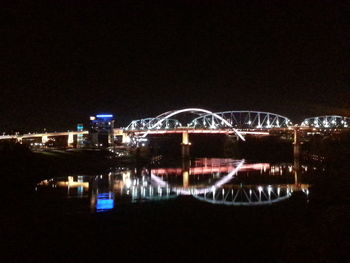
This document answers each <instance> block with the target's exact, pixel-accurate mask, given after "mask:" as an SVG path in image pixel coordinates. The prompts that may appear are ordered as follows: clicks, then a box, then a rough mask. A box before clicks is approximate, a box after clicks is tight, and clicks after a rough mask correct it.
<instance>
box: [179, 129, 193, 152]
mask: <svg viewBox="0 0 350 263" xmlns="http://www.w3.org/2000/svg"><path fill="white" fill-rule="evenodd" d="M190 145H191V143H190V142H189V140H188V131H184V132H183V133H182V143H181V157H182V158H183V159H188V158H190Z"/></svg>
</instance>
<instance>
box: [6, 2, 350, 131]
mask: <svg viewBox="0 0 350 263" xmlns="http://www.w3.org/2000/svg"><path fill="white" fill-rule="evenodd" d="M30 2H31V1H9V4H7V5H3V7H2V13H3V15H1V17H2V18H1V20H2V21H1V54H0V55H1V83H0V85H1V86H0V132H2V131H8V130H10V129H22V130H24V131H35V130H40V129H43V128H47V129H49V130H66V129H68V128H72V127H74V126H75V124H76V123H78V122H82V121H84V122H86V121H87V120H88V116H89V115H90V114H94V113H102V112H110V113H114V114H115V115H116V116H117V124H118V125H126V124H127V123H128V122H129V121H131V120H132V119H136V118H140V117H149V116H154V115H157V114H159V113H162V112H164V111H168V110H172V109H178V108H183V107H188V106H191V107H203V108H206V109H209V110H213V111H222V110H246V109H248V110H262V111H271V112H276V113H279V114H282V115H285V116H287V117H290V118H291V119H292V120H293V121H294V122H298V121H300V120H302V119H303V118H304V117H308V116H311V115H321V114H343V115H350V88H349V82H348V80H349V79H348V76H349V47H350V45H349V34H350V32H349V24H348V23H346V15H345V11H346V10H347V5H346V1H339V2H337V1H321V0H317V1H280V0H276V1H262V0H258V1H251V0H250V1H242V0H240V1H234V0H230V1H220V0H213V1H206V0H200V1H199V0H198V1H192V0H184V1H164V0H161V1H116V0H114V1H87V0H84V1H78V0H74V1H71V0H69V1H32V3H30ZM170 3H171V4H170Z"/></svg>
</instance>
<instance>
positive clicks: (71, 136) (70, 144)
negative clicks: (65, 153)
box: [67, 132, 74, 147]
mask: <svg viewBox="0 0 350 263" xmlns="http://www.w3.org/2000/svg"><path fill="white" fill-rule="evenodd" d="M73 143H74V134H73V133H71V132H70V133H68V140H67V146H68V147H73Z"/></svg>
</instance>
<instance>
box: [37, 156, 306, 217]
mask: <svg viewBox="0 0 350 263" xmlns="http://www.w3.org/2000/svg"><path fill="white" fill-rule="evenodd" d="M192 164H193V163H192ZM201 165H202V166H201ZM303 168H304V167H303ZM304 170H307V169H304ZM237 173H238V176H236V175H237ZM292 174H294V170H293V166H292V165H290V164H278V165H270V164H268V163H255V164H249V163H248V164H247V163H244V161H243V160H222V161H221V162H220V159H215V161H210V159H206V160H205V161H201V162H195V166H192V167H191V165H182V168H178V167H176V166H175V167H173V168H153V169H151V170H149V169H146V168H143V169H142V170H141V171H140V170H136V169H132V170H130V169H129V170H126V169H116V170H114V171H112V172H109V173H108V174H106V175H100V174H99V175H98V176H94V177H89V176H77V177H75V176H74V177H73V176H68V177H66V178H64V179H60V178H58V179H50V180H44V181H42V182H40V183H39V184H38V187H39V191H40V187H41V186H42V187H50V188H51V187H52V188H53V189H52V191H58V190H59V189H58V188H67V191H66V192H65V194H66V196H69V197H70V198H71V197H80V198H82V197H88V196H89V198H90V209H91V211H93V212H95V211H96V212H103V211H108V210H111V209H114V208H115V200H118V204H120V202H122V203H123V202H124V203H125V202H128V203H134V202H145V201H157V200H169V199H173V198H176V197H177V196H179V195H188V196H193V197H194V198H196V199H198V200H200V201H205V202H209V203H212V204H224V205H266V204H272V203H275V202H280V201H283V200H286V199H288V198H289V197H290V196H291V195H292V193H293V192H295V191H301V192H303V193H304V194H305V195H306V196H308V195H309V190H308V188H309V186H308V185H303V184H300V183H299V182H297V181H295V183H294V184H285V179H284V178H282V176H284V175H285V176H287V178H288V180H290V179H292V181H294V180H293V178H294V177H291V175H292ZM269 175H272V176H273V177H274V178H273V180H274V182H276V180H280V178H281V179H282V181H279V182H283V183H284V184H271V182H267V183H266V184H261V182H260V183H259V184H258V182H257V181H259V180H260V179H259V177H260V178H263V181H264V182H265V181H266V177H265V176H269ZM256 176H257V177H256ZM280 176H281V177H280ZM75 178H76V179H75ZM247 178H248V179H247ZM251 178H253V180H251ZM255 178H257V179H258V180H256V179H255ZM268 178H269V177H267V179H268ZM242 180H243V181H242ZM244 180H248V182H249V183H250V185H248V184H245V183H244V182H245V181H244ZM248 182H247V183H248ZM56 188H57V189H56ZM71 188H76V191H69V189H71ZM61 193H62V191H61ZM84 193H88V195H83V194H84Z"/></svg>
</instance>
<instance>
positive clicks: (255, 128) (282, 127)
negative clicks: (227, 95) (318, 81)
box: [0, 108, 350, 156]
mask: <svg viewBox="0 0 350 263" xmlns="http://www.w3.org/2000/svg"><path fill="white" fill-rule="evenodd" d="M349 125H350V117H345V116H338V115H327V116H318V117H311V118H306V119H305V120H304V121H303V122H302V123H301V124H300V125H299V124H293V123H292V121H291V120H290V119H289V118H287V117H285V116H282V115H280V114H276V113H271V112H263V111H223V112H212V111H209V110H206V109H201V108H185V109H180V110H173V111H168V112H164V113H162V114H159V115H158V116H156V117H149V118H144V119H138V120H133V121H131V122H130V124H129V125H127V126H126V127H125V128H115V129H112V134H111V136H112V137H113V138H116V136H122V142H123V143H124V144H134V145H135V146H137V145H138V144H139V142H140V141H143V140H145V139H146V137H147V136H148V135H150V134H159V135H161V134H182V144H181V145H182V146H181V147H182V152H183V155H184V156H187V155H188V154H189V146H190V145H191V143H190V140H189V134H226V135H232V136H235V137H237V139H239V140H243V141H244V140H245V136H246V135H255V136H264V135H270V134H271V133H275V132H280V133H294V144H298V143H299V139H298V136H299V134H300V133H317V132H325V131H326V132H328V133H333V132H339V131H344V130H350V127H349ZM88 134H89V131H87V130H85V131H67V132H49V133H32V134H30V133H28V134H15V135H0V140H11V139H14V140H17V141H18V142H22V140H23V139H31V138H32V139H34V138H41V142H42V143H43V144H45V143H46V142H47V141H48V140H49V139H50V138H52V137H59V136H67V146H68V147H69V146H72V145H73V143H74V136H76V135H78V136H83V135H88Z"/></svg>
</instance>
